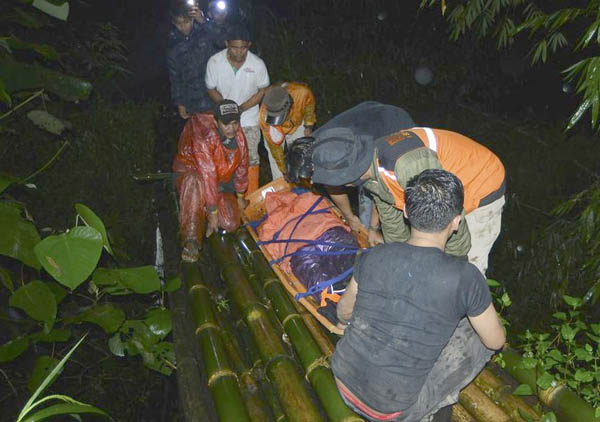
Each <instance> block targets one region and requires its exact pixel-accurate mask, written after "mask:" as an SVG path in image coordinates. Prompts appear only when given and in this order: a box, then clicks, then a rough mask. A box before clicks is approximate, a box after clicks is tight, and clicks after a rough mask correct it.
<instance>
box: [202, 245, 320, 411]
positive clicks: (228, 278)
mask: <svg viewBox="0 0 600 422" xmlns="http://www.w3.org/2000/svg"><path fill="white" fill-rule="evenodd" d="M208 244H209V245H210V248H211V252H212V255H213V257H214V259H215V261H216V262H217V264H218V265H219V267H220V268H221V269H222V274H223V278H224V280H225V282H226V284H227V285H228V287H229V290H230V292H231V298H232V300H233V302H234V304H235V305H236V306H237V307H238V308H239V310H240V312H241V313H242V316H243V319H244V322H245V323H246V324H247V325H248V328H249V330H250V332H251V333H252V336H253V337H254V340H255V341H256V345H257V347H258V351H259V353H260V356H261V358H262V360H263V361H264V362H265V366H266V372H267V375H268V377H269V379H270V380H271V382H272V383H273V384H274V385H275V388H276V391H277V396H278V398H279V402H280V403H281V405H282V407H283V409H284V412H285V414H286V416H287V418H288V420H289V421H290V422H296V421H298V422H305V421H306V422H308V421H320V420H321V415H320V414H319V411H318V410H317V408H316V406H315V405H314V403H313V402H312V400H311V398H310V395H309V394H308V391H307V390H306V389H305V388H304V385H303V384H302V379H301V378H300V375H299V374H298V372H297V370H296V368H295V365H294V363H293V361H292V359H291V358H290V357H289V355H287V354H286V353H285V349H284V348H283V345H282V344H281V342H280V341H279V337H278V336H277V335H276V331H275V328H274V327H273V325H272V323H271V322H270V320H269V317H268V315H267V313H266V312H265V309H264V307H263V305H262V304H261V303H260V302H259V301H258V298H257V297H256V295H255V294H254V291H253V290H252V288H251V286H250V285H249V284H248V281H247V279H246V277H245V275H244V273H243V272H242V269H241V268H240V267H239V264H238V262H237V261H236V259H235V254H234V252H235V251H234V248H233V244H232V242H231V237H230V236H227V235H226V236H218V235H213V236H211V237H210V238H209V239H208Z"/></svg>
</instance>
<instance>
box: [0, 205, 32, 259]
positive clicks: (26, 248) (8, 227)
mask: <svg viewBox="0 0 600 422" xmlns="http://www.w3.org/2000/svg"><path fill="white" fill-rule="evenodd" d="M23 212H24V207H23V206H22V205H21V204H18V203H15V202H8V201H0V233H2V236H0V255H6V256H10V257H11V258H15V259H18V260H19V261H21V262H22V263H24V264H25V265H28V266H30V267H32V268H35V269H36V270H39V269H40V263H39V261H38V259H37V258H36V256H35V254H34V247H35V245H36V244H37V243H38V242H39V241H40V235H39V234H38V232H37V230H36V228H35V226H34V225H33V224H32V223H31V221H28V220H27V219H25V218H24V217H23Z"/></svg>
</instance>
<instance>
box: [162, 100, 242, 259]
mask: <svg viewBox="0 0 600 422" xmlns="http://www.w3.org/2000/svg"><path fill="white" fill-rule="evenodd" d="M173 170H174V171H175V172H176V173H177V191H178V193H179V222H180V225H181V229H180V232H181V233H180V235H181V242H182V247H183V250H182V252H181V259H182V260H184V261H186V262H194V261H196V260H197V259H198V254H199V249H200V247H201V246H202V238H203V237H204V234H205V228H206V236H207V237H208V236H210V235H211V234H212V233H213V232H215V231H217V230H218V228H219V227H221V228H223V229H224V230H226V231H228V232H231V231H234V230H236V229H237V228H238V227H239V225H240V210H241V209H243V208H245V206H246V201H245V199H244V194H245V192H246V189H247V188H248V147H247V145H246V137H245V136H244V132H242V129H241V127H240V110H239V107H238V105H237V104H236V103H235V102H234V101H232V100H222V101H220V102H218V103H217V105H216V106H215V108H214V116H213V114H209V113H201V114H194V115H192V116H191V117H190V118H189V119H188V121H187V123H186V125H185V127H184V128H183V132H182V134H181V137H180V139H179V148H178V152H177V156H176V157H175V160H174V162H173ZM236 196H237V200H236ZM206 220H208V222H206Z"/></svg>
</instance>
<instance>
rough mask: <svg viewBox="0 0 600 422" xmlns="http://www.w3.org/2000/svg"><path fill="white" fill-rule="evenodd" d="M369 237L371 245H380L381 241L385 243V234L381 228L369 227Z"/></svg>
mask: <svg viewBox="0 0 600 422" xmlns="http://www.w3.org/2000/svg"><path fill="white" fill-rule="evenodd" d="M367 239H368V241H369V246H375V245H379V244H380V243H384V242H383V235H382V234H381V232H380V231H379V230H374V229H371V228H370V229H369V235H368V237H367Z"/></svg>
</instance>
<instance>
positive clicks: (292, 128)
mask: <svg viewBox="0 0 600 422" xmlns="http://www.w3.org/2000/svg"><path fill="white" fill-rule="evenodd" d="M316 123H317V116H316V114H315V95H314V94H313V92H312V91H311V89H310V88H309V87H308V85H305V84H302V83H298V82H284V83H281V84H278V85H273V86H272V87H271V88H269V89H268V90H267V92H266V94H265V97H264V98H263V103H262V105H261V107H260V114H259V118H258V124H259V126H260V130H261V131H262V134H263V138H264V139H265V142H266V145H267V149H268V151H269V163H270V165H271V174H272V176H273V180H275V179H278V178H280V177H282V176H283V173H285V159H284V153H283V151H284V142H285V144H290V143H292V142H293V141H295V140H296V139H298V138H301V137H304V136H311V135H312V131H313V128H314V126H315V124H316Z"/></svg>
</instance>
